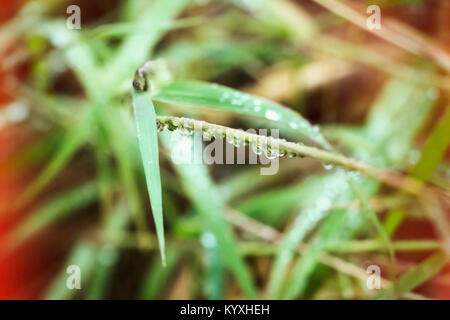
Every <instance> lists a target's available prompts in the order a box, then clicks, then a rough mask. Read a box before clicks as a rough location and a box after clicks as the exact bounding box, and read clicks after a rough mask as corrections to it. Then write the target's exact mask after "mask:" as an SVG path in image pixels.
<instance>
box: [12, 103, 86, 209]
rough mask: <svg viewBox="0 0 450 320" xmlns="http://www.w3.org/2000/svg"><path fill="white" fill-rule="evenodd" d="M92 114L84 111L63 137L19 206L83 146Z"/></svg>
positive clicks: (40, 188) (43, 185) (48, 180)
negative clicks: (74, 126)
mask: <svg viewBox="0 0 450 320" xmlns="http://www.w3.org/2000/svg"><path fill="white" fill-rule="evenodd" d="M93 114H94V112H93V110H91V109H89V110H86V111H85V114H84V115H83V118H82V119H81V122H80V123H79V124H78V126H77V127H76V128H74V129H73V130H71V131H69V133H68V134H67V135H66V136H65V137H64V139H63V141H62V144H61V146H60V148H59V150H58V152H57V153H56V155H55V156H53V158H52V159H51V161H50V163H49V164H48V165H47V166H46V167H45V168H44V170H43V171H42V173H41V174H40V175H39V176H38V178H37V179H36V180H34V181H33V183H32V184H31V186H30V187H29V188H28V189H27V190H26V191H25V193H24V194H23V195H22V196H21V197H20V198H19V204H21V203H26V202H28V201H30V200H32V199H33V198H34V197H35V196H36V195H37V194H38V193H39V192H40V191H41V190H42V189H43V188H44V187H45V186H46V185H47V184H48V183H49V182H50V181H51V180H52V179H53V178H54V177H55V176H56V175H57V174H58V172H59V171H60V170H61V169H62V168H63V167H64V166H65V165H66V164H67V163H68V162H69V160H70V159H71V157H72V156H73V155H74V154H75V152H76V151H77V150H78V149H79V148H80V147H81V146H82V145H83V143H84V142H85V141H86V139H87V138H88V136H89V134H90V130H91V126H92V124H93V119H94V117H93Z"/></svg>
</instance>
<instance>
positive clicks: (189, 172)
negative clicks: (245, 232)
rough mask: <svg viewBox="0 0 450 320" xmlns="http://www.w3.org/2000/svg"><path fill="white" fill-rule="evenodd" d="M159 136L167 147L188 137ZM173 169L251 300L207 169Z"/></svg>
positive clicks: (189, 166)
mask: <svg viewBox="0 0 450 320" xmlns="http://www.w3.org/2000/svg"><path fill="white" fill-rule="evenodd" d="M163 137H164V141H165V143H166V145H167V146H168V147H169V148H170V149H171V148H173V147H174V146H175V145H178V144H180V143H181V144H184V143H186V141H189V138H187V137H181V136H179V135H177V134H174V135H173V136H172V139H170V137H169V136H168V135H166V134H165V133H163ZM182 139H186V140H182ZM171 140H172V141H171ZM175 170H176V171H177V173H178V175H179V176H180V178H181V182H182V186H183V189H184V191H185V192H186V194H187V196H188V197H189V198H190V200H191V201H192V203H193V205H194V207H195V209H196V210H197V211H198V212H199V214H200V215H201V217H202V219H203V220H204V227H205V228H206V229H207V230H208V231H210V232H212V233H213V234H214V236H215V238H216V240H217V243H218V247H219V250H220V253H221V254H222V255H223V261H224V262H225V264H226V265H227V267H228V268H229V269H230V270H231V272H232V273H233V274H234V276H235V277H236V279H237V281H238V283H239V285H240V286H241V288H242V290H243V291H244V293H245V294H246V295H247V296H248V297H249V298H251V299H254V298H256V296H257V294H256V290H255V287H254V284H253V281H252V278H251V275H250V272H249V270H248V269H247V267H246V265H245V263H244V260H243V258H242V256H241V255H240V253H239V250H238V246H237V243H236V241H235V240H234V237H233V232H232V230H231V228H230V225H229V224H228V223H227V222H226V220H225V219H224V217H223V214H224V210H225V205H224V203H223V200H222V198H221V197H220V194H219V191H218V189H217V187H216V186H215V184H214V183H213V181H212V180H211V177H210V176H209V173H208V171H207V168H206V167H205V166H204V165H203V164H178V165H176V166H175Z"/></svg>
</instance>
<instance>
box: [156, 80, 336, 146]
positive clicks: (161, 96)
mask: <svg viewBox="0 0 450 320" xmlns="http://www.w3.org/2000/svg"><path fill="white" fill-rule="evenodd" d="M153 99H154V100H155V101H160V102H165V103H171V104H175V105H181V106H183V107H206V108H212V109H217V110H222V111H228V112H235V113H238V114H244V115H249V116H256V117H262V118H265V119H267V120H269V121H273V122H275V123H277V124H278V123H279V124H280V125H282V126H283V127H284V128H286V129H287V130H289V131H291V132H295V133H297V134H299V135H301V136H302V137H303V138H306V139H309V140H311V141H312V142H315V143H317V144H318V145H320V146H322V147H324V148H326V149H330V145H329V144H328V142H327V141H326V140H325V138H324V137H323V136H322V135H321V134H320V132H318V130H317V129H315V128H314V127H313V126H312V125H311V124H310V123H309V122H308V121H307V120H306V119H304V118H303V117H302V116H301V115H300V114H298V113H296V112H295V111H293V110H291V109H289V108H286V107H284V106H282V105H280V104H278V103H276V102H272V101H269V100H267V99H264V98H259V97H255V96H252V95H250V94H247V93H242V92H240V91H237V90H234V89H231V88H228V87H225V86H220V85H217V84H210V83H206V82H200V81H175V82H172V83H170V84H167V85H165V86H163V87H162V88H161V89H160V90H159V92H158V93H157V94H156V95H155V96H154V97H153Z"/></svg>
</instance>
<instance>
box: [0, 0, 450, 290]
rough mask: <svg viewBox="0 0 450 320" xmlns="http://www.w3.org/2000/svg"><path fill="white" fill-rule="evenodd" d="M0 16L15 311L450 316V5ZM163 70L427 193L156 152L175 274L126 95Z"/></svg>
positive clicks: (145, 8)
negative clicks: (140, 307) (258, 106)
mask: <svg viewBox="0 0 450 320" xmlns="http://www.w3.org/2000/svg"><path fill="white" fill-rule="evenodd" d="M70 5H76V6H78V7H79V8H80V13H81V16H80V17H81V21H80V29H77V28H70V27H69V26H68V21H67V20H68V19H69V20H70V17H71V16H72V14H73V13H74V12H73V11H70V12H69V13H68V12H67V8H68V7H69V6H70ZM369 5H378V6H379V8H380V9H381V11H380V12H381V29H374V30H369V29H368V27H367V24H366V21H367V19H368V18H369V17H370V16H371V14H372V13H367V12H366V9H367V7H368V6H369ZM0 8H1V10H0V298H1V299H44V298H47V299H71V298H77V299H245V298H271V299H364V298H386V299H397V298H398V299H448V298H450V273H449V272H450V268H449V267H448V262H447V256H448V252H449V250H450V249H449V248H450V224H449V210H450V197H449V192H450V168H449V153H448V150H447V147H448V143H449V140H450V111H449V108H448V106H449V90H450V77H449V72H450V53H449V52H450V32H449V30H450V2H449V1H446V0H395V1H394V0H373V1H334V0H314V1H312V0H298V1H294V0H278V1H275V0H272V1H270V0H170V1H167V0H165V1H163V0H153V1H152V0H122V1H106V0H104V1H103V0H89V1H88V0H86V1H82V0H80V1H76V0H70V1H65V0H59V1H56V0H55V1H53V0H40V1H24V0H22V1H21V0H0ZM74 21H75V20H70V21H69V24H70V23H72V26H73V22H74ZM156 58H160V59H162V60H164V61H165V62H166V64H167V67H168V69H169V70H170V72H171V74H172V77H173V79H177V80H201V81H207V82H212V83H217V84H222V85H225V86H228V87H232V88H235V89H238V90H240V91H244V92H247V93H251V94H254V95H256V96H260V97H264V98H267V99H270V100H273V101H276V102H279V103H281V104H283V105H285V106H287V107H289V108H291V109H293V110H295V111H296V112H298V113H300V114H301V115H303V116H304V117H305V118H307V119H308V120H309V121H310V122H311V123H312V124H313V125H314V126H315V128H316V129H317V130H320V132H321V133H322V134H323V135H324V136H325V137H326V138H327V139H328V141H329V142H330V143H331V145H332V146H333V148H334V149H335V150H336V152H340V153H342V154H344V155H346V156H348V157H353V158H356V159H359V160H361V161H363V162H366V163H368V164H371V165H373V166H376V167H380V168H383V170H384V169H386V170H396V172H400V173H401V174H400V175H399V176H401V177H403V178H404V179H409V180H408V181H409V182H411V181H414V182H417V183H422V187H423V188H424V189H421V190H426V191H420V192H416V193H414V192H410V189H408V188H406V187H403V186H404V185H405V184H408V183H409V182H408V181H406V180H405V182H404V183H403V182H402V181H400V182H399V183H396V186H392V184H391V185H388V184H386V183H385V182H386V180H389V177H387V178H386V177H384V176H382V175H381V174H380V176H379V177H366V176H364V175H362V174H359V173H358V172H355V171H344V170H343V169H341V168H337V167H333V166H332V165H330V164H327V163H321V162H320V161H317V160H315V159H311V158H292V159H290V158H288V157H284V158H282V159H281V160H280V170H279V172H278V173H277V174H276V175H272V176H261V175H260V171H259V166H255V165H253V166H251V165H211V166H207V167H203V168H202V169H198V170H190V169H189V168H177V166H175V165H174V164H173V163H172V162H171V159H170V152H168V151H167V145H161V147H160V163H161V181H162V184H163V205H164V223H165V238H166V242H167V266H166V267H163V266H162V264H161V259H160V255H159V250H158V244H157V241H156V236H155V231H154V224H153V219H152V217H151V209H150V205H149V199H148V196H147V190H146V184H145V178H144V173H143V169H142V162H141V159H140V154H139V149H138V145H137V139H136V132H135V127H134V122H133V113H132V107H131V95H130V93H131V82H132V79H133V75H134V72H135V71H136V69H137V68H138V67H139V66H140V65H142V64H143V63H144V62H145V61H146V60H149V59H156ZM156 107H157V108H160V110H162V109H163V110H165V112H170V113H173V114H177V115H182V116H185V117H191V118H196V119H203V120H206V121H208V122H211V123H216V124H222V125H226V126H229V127H233V128H244V129H246V128H271V127H274V125H273V124H271V123H270V122H268V121H267V120H265V121H262V120H260V119H256V118H254V117H248V116H244V115H236V114H233V113H230V112H227V113H225V112H218V111H216V110H208V109H205V108H203V109H199V110H193V109H184V108H183V107H177V106H168V105H164V104H157V105H156ZM275 127H276V126H275ZM319 128H320V129H319ZM165 134H166V133H165ZM282 136H283V137H284V138H286V139H289V140H293V141H298V142H300V141H302V139H301V138H299V137H297V136H295V135H293V134H292V132H283V131H282ZM386 172H388V173H389V171H386ZM387 175H388V176H389V174H387ZM349 179H350V180H352V181H353V182H352V183H349V182H348V180H349ZM391 180H392V179H391ZM386 236H387V237H386ZM69 265H77V266H79V267H80V269H81V283H82V284H81V289H80V290H70V289H68V288H67V287H66V279H67V277H68V276H69V274H67V273H66V268H67V267H68V266H69ZM370 266H378V267H379V268H380V270H381V277H382V279H381V281H380V288H379V289H373V288H372V287H371V286H370V285H368V283H367V279H368V278H369V277H370V276H371V275H372V273H371V272H372V271H369V272H368V271H367V270H368V268H369V269H370ZM370 270H371V269H370Z"/></svg>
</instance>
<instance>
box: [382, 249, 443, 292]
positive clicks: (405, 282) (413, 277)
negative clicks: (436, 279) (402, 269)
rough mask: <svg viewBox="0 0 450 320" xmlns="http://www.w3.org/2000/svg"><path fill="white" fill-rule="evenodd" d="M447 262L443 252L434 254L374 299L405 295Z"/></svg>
mask: <svg viewBox="0 0 450 320" xmlns="http://www.w3.org/2000/svg"><path fill="white" fill-rule="evenodd" d="M447 261H448V257H447V255H446V254H445V253H444V252H438V253H435V254H434V255H432V256H431V257H429V258H428V259H426V260H425V261H423V262H422V263H420V264H419V265H417V266H415V267H414V268H412V269H411V270H410V271H408V272H407V273H406V274H404V275H403V276H401V277H400V278H399V279H398V280H397V281H396V283H395V284H393V285H392V286H391V287H390V288H388V289H385V290H384V291H383V292H382V293H380V294H379V295H378V296H377V297H376V299H382V300H387V299H394V298H395V297H396V296H403V295H405V294H406V293H408V292H410V291H411V290H414V288H416V287H418V286H420V285H421V284H422V283H424V282H425V281H427V280H428V279H430V278H431V277H432V276H434V275H435V274H437V273H438V272H439V271H440V270H441V269H442V268H443V267H444V266H445V265H446V263H447Z"/></svg>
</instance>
